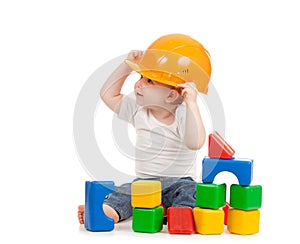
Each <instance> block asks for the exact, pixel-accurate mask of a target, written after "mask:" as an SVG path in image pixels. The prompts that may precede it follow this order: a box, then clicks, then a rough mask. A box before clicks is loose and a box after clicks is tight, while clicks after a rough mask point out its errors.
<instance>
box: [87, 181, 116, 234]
mask: <svg viewBox="0 0 300 244" xmlns="http://www.w3.org/2000/svg"><path fill="white" fill-rule="evenodd" d="M113 191H114V182H113V181H86V182H85V210H84V227H85V228H86V229H87V230H88V231H94V232H96V231H111V230H113V229H114V220H113V219H112V218H109V217H107V216H106V215H105V214H104V212H103V208H102V204H103V200H104V198H105V197H106V196H107V195H108V194H109V193H111V192H113Z"/></svg>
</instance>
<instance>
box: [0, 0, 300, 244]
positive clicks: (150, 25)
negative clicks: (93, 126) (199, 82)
mask: <svg viewBox="0 0 300 244" xmlns="http://www.w3.org/2000/svg"><path fill="white" fill-rule="evenodd" d="M298 5H299V4H298V3H297V1H296V0H295V1H291V0H285V1H275V0H273V1H263V0H259V1H256V0H253V1H238V0H236V1H234V0H227V1H199V0H197V1H196V0H195V1H192V0H185V1H177V0H175V1H174V0H172V1H171V0H169V1H168V0H165V1H161V0H160V1H157V0H152V1H137V0H136V1H134V0H127V1H116V0H109V1H108V0H107V1H54V0H53V1H30V0H29V1H5V2H4V1H1V3H0V44H1V45H0V106H1V110H0V115H1V120H0V121H1V126H0V148H1V159H0V162H1V169H0V181H1V184H0V186H1V188H0V189H1V201H0V211H1V213H0V216H1V217H0V226H1V227H0V233H1V234H0V242H1V243H4V242H5V243H21V242H26V243H27V242H32V243H37V242H40V243H53V242H58V241H59V242H61V241H66V242H68V243H71V242H72V243H100V242H102V241H109V240H117V241H118V240H120V241H123V240H124V241H126V240H129V241H130V242H131V243H138V242H139V243H140V242H141V241H143V242H149V243H150V242H151V243H153V241H156V242H165V241H167V240H171V241H172V242H177V241H180V242H182V241H185V240H189V238H190V240H191V241H194V242H195V243H196V242H197V243H198V242H199V241H203V240H205V241H208V242H210V243H216V242H218V243H219V242H228V243H229V242H230V243H232V242H234V241H236V242H241V241H245V242H251V243H255V242H256V243H265V242H266V241H272V240H281V241H284V240H285V239H287V238H293V239H296V240H299V237H298V236H297V232H298V228H297V227H299V218H300V215H299V206H298V204H299V190H298V187H297V182H298V178H299V174H298V172H297V170H296V169H298V168H299V167H298V166H299V160H298V152H299V141H298V137H299V122H300V121H299V115H298V114H299V109H298V103H299V92H298V91H299V89H298V87H299V85H298V83H299V82H300V75H299V55H300V48H299V43H300V36H299V22H300V17H299V7H298ZM169 33H183V34H187V35H190V36H192V37H194V38H196V39H198V40H199V41H201V42H202V43H203V45H204V46H205V47H206V48H207V49H208V51H209V52H210V54H211V57H212V67H213V74H212V82H213V84H214V86H215V88H216V89H217V90H218V93H219V96H220V97H221V99H222V103H223V107H224V110H225V115H226V140H227V141H228V142H229V143H230V145H231V146H232V147H233V148H234V149H235V150H236V156H237V157H238V156H241V157H249V158H252V159H254V162H255V166H254V178H253V183H255V184H261V185H262V186H263V206H262V208H261V227H260V233H259V234H257V235H253V236H236V235H229V234H226V233H224V234H223V235H221V236H201V235H193V236H173V235H169V234H167V233H160V234H154V235H147V234H137V233H133V232H132V231H131V230H130V227H128V226H129V225H126V224H125V225H119V226H118V227H117V228H116V230H115V231H113V232H108V233H89V232H86V231H85V230H83V229H82V228H81V227H80V226H79V224H78V222H77V216H76V215H77V205H78V204H82V203H84V182H85V181H86V180H91V179H90V177H89V175H88V174H87V173H86V172H85V170H84V169H83V167H82V165H81V163H80V161H79V159H78V157H77V154H76V148H75V146H74V142H73V111H74V107H75V102H76V99H77V96H78V94H79V92H80V90H81V88H82V86H83V85H84V83H85V82H86V80H87V79H88V78H89V77H90V75H91V74H92V73H93V72H94V71H95V70H96V69H98V68H99V67H100V66H101V65H103V64H104V63H106V62H107V61H109V60H111V59H112V58H115V57H117V56H119V55H123V54H125V53H127V52H128V51H129V50H131V49H145V48H146V47H147V46H148V45H149V44H150V43H151V42H152V41H154V40H155V39H156V38H158V37H159V36H161V35H165V34H169ZM105 113H108V112H107V111H106V112H105ZM106 115H108V116H106V117H103V120H105V121H106V120H109V119H110V117H109V116H110V114H109V113H108V114H106ZM99 121H100V122H101V120H99ZM105 121H104V122H103V123H104V124H105V123H106V124H107V121H106V122H105ZM207 126H208V127H209V125H207ZM102 139H104V140H107V141H108V142H109V141H110V140H111V137H107V138H106V137H105V138H102ZM203 150H204V152H202V153H203V154H205V151H206V148H204V149H203ZM111 151H112V153H114V152H115V151H117V149H116V148H113V147H112V148H111ZM116 153H117V152H116ZM226 177H227V183H231V182H235V180H236V179H234V178H232V176H230V175H226V174H225V178H226ZM219 180H220V178H219ZM4 240H5V241H4ZM295 242H297V241H295Z"/></svg>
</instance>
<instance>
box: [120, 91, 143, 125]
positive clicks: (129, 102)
mask: <svg viewBox="0 0 300 244" xmlns="http://www.w3.org/2000/svg"><path fill="white" fill-rule="evenodd" d="M137 110H138V106H137V104H136V100H135V96H134V95H124V97H123V99H122V102H121V106H120V110H119V113H118V118H120V119H122V120H125V121H127V122H129V123H131V124H132V125H133V126H135V125H134V116H135V115H136V112H137Z"/></svg>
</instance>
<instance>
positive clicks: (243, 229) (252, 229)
mask: <svg viewBox="0 0 300 244" xmlns="http://www.w3.org/2000/svg"><path fill="white" fill-rule="evenodd" d="M259 219H260V212H259V210H258V209H256V210H248V211H246V210H239V209H233V208H231V209H229V210H228V219H227V229H228V231H229V232H231V233H233V234H239V235H251V234H255V233H258V232H259Z"/></svg>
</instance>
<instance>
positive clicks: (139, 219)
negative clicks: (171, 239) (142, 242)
mask: <svg viewBox="0 0 300 244" xmlns="http://www.w3.org/2000/svg"><path fill="white" fill-rule="evenodd" d="M163 217H164V208H163V207H162V206H158V207H156V208H133V209H132V229H133V231H135V232H144V233H155V232H159V231H161V230H162V227H163Z"/></svg>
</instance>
